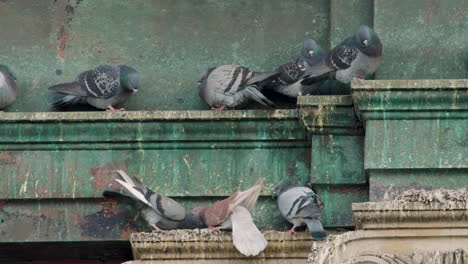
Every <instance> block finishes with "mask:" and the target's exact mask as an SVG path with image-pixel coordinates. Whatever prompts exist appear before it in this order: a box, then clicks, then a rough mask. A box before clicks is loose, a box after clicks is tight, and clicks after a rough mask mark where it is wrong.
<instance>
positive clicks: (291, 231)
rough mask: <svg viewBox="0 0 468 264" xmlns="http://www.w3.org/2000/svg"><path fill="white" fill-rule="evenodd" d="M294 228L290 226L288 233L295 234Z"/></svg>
mask: <svg viewBox="0 0 468 264" xmlns="http://www.w3.org/2000/svg"><path fill="white" fill-rule="evenodd" d="M295 229H296V226H293V227H291V229H289V231H288V233H290V234H296V231H295Z"/></svg>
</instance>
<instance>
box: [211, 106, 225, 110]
mask: <svg viewBox="0 0 468 264" xmlns="http://www.w3.org/2000/svg"><path fill="white" fill-rule="evenodd" d="M211 110H215V111H224V110H226V106H225V105H223V106H221V107H218V108H216V107H211Z"/></svg>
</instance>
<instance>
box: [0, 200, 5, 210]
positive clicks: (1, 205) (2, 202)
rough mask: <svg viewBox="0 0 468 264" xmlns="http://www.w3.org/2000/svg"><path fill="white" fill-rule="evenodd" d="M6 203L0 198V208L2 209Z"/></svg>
mask: <svg viewBox="0 0 468 264" xmlns="http://www.w3.org/2000/svg"><path fill="white" fill-rule="evenodd" d="M6 203H7V201H5V200H0V209H2V208H3V207H4V206H5V204H6Z"/></svg>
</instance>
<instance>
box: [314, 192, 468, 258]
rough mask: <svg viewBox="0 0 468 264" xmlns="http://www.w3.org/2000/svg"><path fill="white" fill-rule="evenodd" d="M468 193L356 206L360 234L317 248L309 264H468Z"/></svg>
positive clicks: (428, 194)
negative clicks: (467, 263) (467, 262)
mask: <svg viewBox="0 0 468 264" xmlns="http://www.w3.org/2000/svg"><path fill="white" fill-rule="evenodd" d="M467 197H468V192H467V191H466V190H465V189H459V190H442V189H438V190H433V191H429V192H426V191H421V190H409V191H406V192H405V193H403V194H402V195H401V196H399V198H400V199H401V200H394V201H387V202H370V203H360V204H353V213H354V218H355V222H356V228H357V229H359V230H357V231H353V232H348V233H345V234H342V235H337V236H333V235H331V236H329V237H328V238H327V240H326V241H325V242H324V243H316V244H313V246H312V252H311V254H310V256H309V263H311V264H312V263H314V264H325V263H327V264H328V263H345V264H357V263H362V264H364V263H367V264H373V263H375V264H387V263H396V264H422V263H440V264H459V263H466V261H467V260H468V255H467V253H466V252H468V221H467V220H468V219H467V217H468V203H467Z"/></svg>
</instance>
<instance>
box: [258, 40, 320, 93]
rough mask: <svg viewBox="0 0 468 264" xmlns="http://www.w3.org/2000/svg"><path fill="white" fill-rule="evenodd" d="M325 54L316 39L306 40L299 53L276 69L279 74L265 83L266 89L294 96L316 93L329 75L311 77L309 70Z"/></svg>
mask: <svg viewBox="0 0 468 264" xmlns="http://www.w3.org/2000/svg"><path fill="white" fill-rule="evenodd" d="M325 56H326V53H325V51H323V49H322V48H321V47H320V46H319V45H318V44H317V43H316V42H315V41H314V40H312V39H307V40H305V41H304V44H303V47H302V49H301V51H300V52H299V54H297V55H296V56H294V57H292V58H291V59H290V60H289V61H288V62H287V63H285V64H283V65H281V66H279V67H278V68H277V69H276V72H279V73H280V74H279V76H277V77H276V78H274V79H273V80H272V81H271V82H270V83H268V84H267V85H265V89H272V90H275V91H276V92H278V93H281V94H284V95H286V96H289V97H292V98H296V97H298V96H301V95H307V94H312V93H314V92H315V91H316V90H317V89H318V88H319V87H320V85H322V84H323V82H325V79H326V78H328V76H326V77H325V78H322V79H317V78H312V79H309V78H307V77H308V75H307V71H308V70H309V69H310V68H311V67H312V66H313V65H315V64H316V63H319V62H320V61H321V60H322V59H323V58H325Z"/></svg>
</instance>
